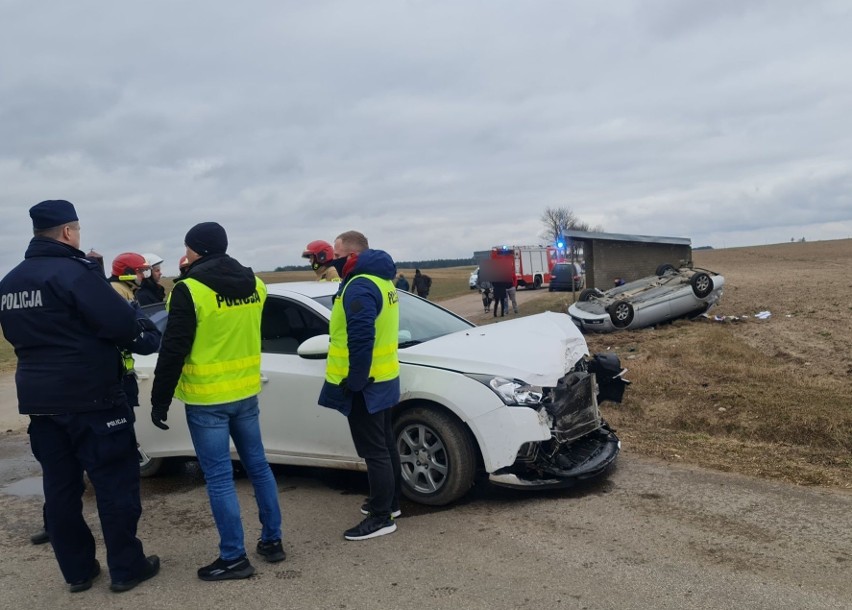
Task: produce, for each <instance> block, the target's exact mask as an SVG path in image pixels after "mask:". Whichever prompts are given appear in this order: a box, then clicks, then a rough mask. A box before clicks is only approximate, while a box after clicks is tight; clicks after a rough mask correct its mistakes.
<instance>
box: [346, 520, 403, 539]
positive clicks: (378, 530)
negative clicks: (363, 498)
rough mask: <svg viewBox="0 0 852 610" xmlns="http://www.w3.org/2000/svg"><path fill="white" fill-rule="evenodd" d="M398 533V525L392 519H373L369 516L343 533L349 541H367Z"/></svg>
mask: <svg viewBox="0 0 852 610" xmlns="http://www.w3.org/2000/svg"><path fill="white" fill-rule="evenodd" d="M395 531H396V523H394V521H393V519H391V518H390V517H373V516H369V517H367V518H366V519H364V520H363V521H362V522H361V523H359V524H358V525H356V526H355V527H353V528H352V529H348V530H346V531H345V532H343V537H344V538H346V539H347V540H367V539H368V538H375V537H377V536H384V535H385V534H392V533H393V532H395Z"/></svg>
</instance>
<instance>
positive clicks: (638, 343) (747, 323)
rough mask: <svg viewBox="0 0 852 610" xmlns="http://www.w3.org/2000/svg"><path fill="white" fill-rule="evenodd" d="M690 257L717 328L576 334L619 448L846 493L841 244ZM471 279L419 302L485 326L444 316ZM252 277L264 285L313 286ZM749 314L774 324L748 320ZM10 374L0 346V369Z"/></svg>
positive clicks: (846, 341)
mask: <svg viewBox="0 0 852 610" xmlns="http://www.w3.org/2000/svg"><path fill="white" fill-rule="evenodd" d="M694 259H695V260H694V262H695V265H696V266H700V267H706V268H708V269H712V270H713V271H717V272H719V273H721V274H723V275H724V276H725V278H726V288H725V294H724V296H723V297H722V300H721V302H720V304H719V306H718V307H717V308H716V309H715V310H713V311H711V314H715V315H718V316H725V317H726V320H725V321H713V320H709V319H699V320H696V321H685V320H682V321H676V322H674V323H671V324H666V325H662V326H659V327H657V328H652V329H645V330H638V331H625V332H620V333H614V334H605V335H589V336H587V340H588V343H589V349H590V351H592V352H600V351H615V352H616V353H618V354H619V356H620V357H621V359H622V362H623V364H624V365H625V366H626V367H628V369H629V373H628V374H627V378H629V379H630V380H631V381H632V382H633V385H632V386H631V387H630V389H629V390H628V394H627V396H626V399H625V402H624V403H623V404H621V405H612V404H606V405H604V415H605V416H606V417H607V419H608V420H609V421H610V422H611V423H612V424H613V425H614V426H615V427H616V428H617V429H618V432H619V435H620V436H621V438H622V440H623V444H624V451H626V452H632V453H637V454H643V455H647V456H652V457H655V458H660V459H663V460H668V461H674V462H680V463H690V464H695V465H700V466H706V467H710V468H715V469H718V470H723V471H730V472H739V473H742V474H748V475H755V476H760V477H767V478H774V479H781V480H785V481H790V482H794V483H797V484H802V485H824V486H831V487H837V488H844V489H852V240H836V241H823V242H811V243H789V244H778V245H770V246H756V247H749V248H729V249H724V250H700V251H696V252H695V253H694ZM472 270H473V267H472V266H470V267H457V268H449V269H427V270H424V272H425V273H428V274H429V275H430V276H431V277H432V278H433V288H432V294H431V295H430V296H431V298H433V299H434V300H436V301H439V302H441V303H442V304H444V305H446V306H448V307H449V308H450V309H452V310H454V311H458V312H459V313H460V314H461V315H465V316H468V317H469V319H471V321H473V322H476V323H478V324H481V323H494V322H495V320H494V319H493V318H490V317H483V316H482V315H481V313H479V309H478V307H477V306H474V307H473V310H472V311H476V312H477V316H473V315H471V314H469V313H467V312H466V311H462V310H461V309H456V308H455V306H456V304H459V303H462V302H463V303H466V304H470V303H474V301H475V300H476V299H475V294H473V293H472V291H470V289H469V287H468V276H469V275H470V272H471V271H472ZM402 271H403V273H405V275H406V276H407V277H408V278H409V279H410V278H411V277H412V276H413V275H414V270H413V269H403V270H402ZM259 275H260V276H261V277H262V278H263V279H264V280H265V281H267V282H276V281H293V280H298V279H311V278H312V277H313V275H312V273H310V272H307V271H305V272H282V273H261V274H259ZM523 292H524V295H523V296H524V303H523V305H522V307H521V315H529V314H533V313H536V312H539V311H545V310H552V311H560V312H564V311H565V308H566V307H567V305H568V303H569V302H570V301H571V298H572V295H571V294H570V293H548V292H546V291H537V292H536V293H534V294H529V293H528V292H527V291H523ZM760 311H769V312H771V314H772V315H771V317H769V318H768V319H766V320H759V319H756V318H755V317H754V314H756V313H757V312H760ZM735 317H736V318H738V319H737V320H734V319H733V318H735ZM505 319H506V320H508V319H511V317H510V318H505ZM498 320H501V319H499V318H498ZM497 323H500V322H497ZM13 366H14V356H13V355H12V353H11V350H10V349H9V347H8V344H6V343H5V341H4V342H2V345H0V367H3V368H5V369H6V370H7V371H8V370H11V368H12V367H13Z"/></svg>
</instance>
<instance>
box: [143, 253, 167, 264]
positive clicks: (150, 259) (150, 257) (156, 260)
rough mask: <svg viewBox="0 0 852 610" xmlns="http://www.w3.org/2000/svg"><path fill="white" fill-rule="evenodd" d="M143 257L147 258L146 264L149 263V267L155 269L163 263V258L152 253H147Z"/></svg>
mask: <svg viewBox="0 0 852 610" xmlns="http://www.w3.org/2000/svg"><path fill="white" fill-rule="evenodd" d="M142 256H144V257H145V262H146V263H148V266H149V267H154V266H156V265H159V264H160V263H162V262H163V257H161V256H157V255H156V254H152V253H151V252H146V253H145V254H143V255H142Z"/></svg>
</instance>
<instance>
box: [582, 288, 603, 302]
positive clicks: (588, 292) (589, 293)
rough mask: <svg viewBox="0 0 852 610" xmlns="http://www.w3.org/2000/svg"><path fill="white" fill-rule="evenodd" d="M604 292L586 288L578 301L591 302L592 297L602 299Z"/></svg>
mask: <svg viewBox="0 0 852 610" xmlns="http://www.w3.org/2000/svg"><path fill="white" fill-rule="evenodd" d="M602 296H603V292H601V291H600V290H598V289H597V288H586V289H585V290H584V291H583V292H581V293H580V296H579V298H578V300H580V301H591V300H592V297H602Z"/></svg>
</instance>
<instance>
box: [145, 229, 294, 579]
mask: <svg viewBox="0 0 852 610" xmlns="http://www.w3.org/2000/svg"><path fill="white" fill-rule="evenodd" d="M184 243H185V244H186V256H187V260H188V261H189V266H188V268H187V271H186V275H185V276H184V277H183V279H181V280H180V281H179V282H177V283H176V284H175V287H174V289H173V290H172V292H171V295H170V298H169V320H168V323H167V325H166V332H165V335H164V336H163V344H162V347H161V348H160V354H159V357H158V358H157V367H156V369H155V370H154V385H153V387H152V389H151V421H152V422H153V423H154V425H155V426H157V427H158V428H161V429H163V430H168V428H169V427H168V426H167V425H166V424H165V423H164V422H165V421H166V420H167V419H168V412H169V406H170V405H171V402H172V397H173V396H174V397H175V398H177V399H178V400H180V401H182V402H183V403H184V404H185V405H186V423H187V426H188V428H189V434H190V437H191V438H192V445H193V447H194V448H195V454H196V456H197V457H198V463H199V464H200V465H201V470H202V472H203V473H204V479H205V481H206V482H207V496H208V498H209V500H210V508H211V511H212V513H213V520H214V521H215V522H216V528H217V530H218V531H219V557H217V558H216V560H215V561H213V563H211V564H210V565H206V566H204V567H201V568H199V569H198V578H200V579H201V580H207V581H210V580H234V579H240V578H248V577H249V576H251V575H252V574H254V566H252V565H251V562H250V561H249V560H248V557H247V556H246V549H245V537H244V533H243V522H242V519H241V517H240V505H239V500H238V498H237V490H236V488H235V486H234V478H233V468H232V466H231V454H230V450H229V442H230V441H231V440H233V442H234V446H235V447H236V449H237V454H238V455H239V457H240V462H241V463H242V465H243V467H244V468H245V470H246V472H247V473H248V476H249V479H250V480H251V484H252V487H253V489H254V497H255V501H256V502H257V510H258V516H259V518H260V524H261V532H260V539H259V540H258V542H257V549H256V552H257V554H258V555H260V556H261V557H263V558H264V559H265V560H266V561H269V562H277V561H283V560H284V558H285V557H286V555H285V553H284V548H283V546H282V544H281V509H280V506H279V504H278V487H277V485H276V482H275V477H274V476H273V474H272V469H271V468H270V467H269V463H268V462H267V460H266V454H265V452H264V449H263V442H262V440H261V435H260V420H259V413H260V412H259V408H258V399H257V395H258V394H259V393H260V388H261V376H260V322H261V317H262V313H263V304H264V302H265V301H266V285H265V284H264V283H263V281H261V279H260V278H258V277H256V276H255V275H254V272H253V271H252V270H251V269H250V268H248V267H243V266H242V265H241V264H240V263H239V262H238V261H237V260H236V259H234V258H231V257H230V256H228V255H227V254H226V253H225V252H226V251H227V249H228V236H227V234H226V233H225V229H224V228H222V226H221V225H220V224H219V223H216V222H202V223H200V224H197V225H195V226H194V227H192V228H191V229H190V230H189V231H188V232H187V234H186V237H185V238H184Z"/></svg>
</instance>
